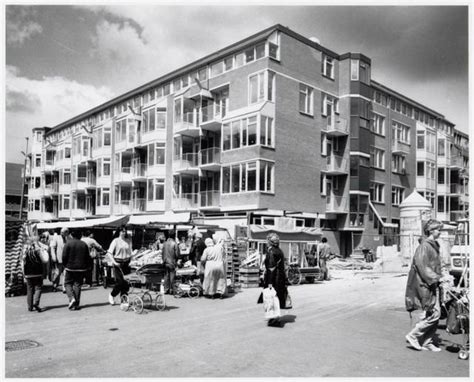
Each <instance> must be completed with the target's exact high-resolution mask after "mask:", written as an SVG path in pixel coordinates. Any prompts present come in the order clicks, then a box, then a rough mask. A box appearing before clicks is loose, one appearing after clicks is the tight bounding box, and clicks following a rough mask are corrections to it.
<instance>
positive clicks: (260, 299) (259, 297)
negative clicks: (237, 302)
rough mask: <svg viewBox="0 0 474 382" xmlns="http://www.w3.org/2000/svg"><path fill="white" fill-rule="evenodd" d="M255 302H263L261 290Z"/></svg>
mask: <svg viewBox="0 0 474 382" xmlns="http://www.w3.org/2000/svg"><path fill="white" fill-rule="evenodd" d="M257 304H263V292H262V293H260V296H258V300H257Z"/></svg>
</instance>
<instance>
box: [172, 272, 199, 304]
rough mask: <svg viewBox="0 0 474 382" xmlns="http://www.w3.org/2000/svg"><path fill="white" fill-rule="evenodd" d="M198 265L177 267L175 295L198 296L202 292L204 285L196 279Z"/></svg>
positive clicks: (177, 296)
mask: <svg viewBox="0 0 474 382" xmlns="http://www.w3.org/2000/svg"><path fill="white" fill-rule="evenodd" d="M197 272H198V270H197V268H196V267H194V266H192V267H184V268H178V269H176V277H175V284H174V288H173V289H174V294H173V295H174V297H176V298H181V297H185V296H188V297H191V298H198V297H199V296H200V295H201V294H202V287H201V285H200V283H198V282H197V281H196V278H197V277H198V273H197Z"/></svg>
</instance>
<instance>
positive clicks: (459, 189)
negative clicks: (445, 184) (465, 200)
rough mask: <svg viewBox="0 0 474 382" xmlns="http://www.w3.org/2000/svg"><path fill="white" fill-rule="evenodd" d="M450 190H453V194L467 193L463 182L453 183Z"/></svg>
mask: <svg viewBox="0 0 474 382" xmlns="http://www.w3.org/2000/svg"><path fill="white" fill-rule="evenodd" d="M449 189H450V191H451V194H452V195H459V196H461V195H464V194H465V192H464V191H465V187H464V186H463V185H461V184H456V183H454V184H451V185H450V187H449Z"/></svg>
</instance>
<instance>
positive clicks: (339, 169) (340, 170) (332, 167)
mask: <svg viewBox="0 0 474 382" xmlns="http://www.w3.org/2000/svg"><path fill="white" fill-rule="evenodd" d="M326 171H327V172H328V173H336V174H346V173H347V172H348V171H349V161H348V160H347V158H344V157H342V156H340V155H334V154H332V155H328V156H327V157H326Z"/></svg>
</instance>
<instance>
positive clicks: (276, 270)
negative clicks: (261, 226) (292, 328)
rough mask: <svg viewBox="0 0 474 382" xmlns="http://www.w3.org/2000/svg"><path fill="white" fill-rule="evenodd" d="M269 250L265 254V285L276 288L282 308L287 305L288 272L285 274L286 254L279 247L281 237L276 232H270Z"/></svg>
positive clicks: (265, 286) (268, 238)
mask: <svg viewBox="0 0 474 382" xmlns="http://www.w3.org/2000/svg"><path fill="white" fill-rule="evenodd" d="M267 242H268V250H267V255H266V256H265V260H264V263H263V264H264V266H265V273H264V276H263V287H264V288H268V286H269V285H272V287H273V288H274V289H275V291H276V293H277V297H278V301H279V302H280V308H281V309H288V308H287V307H286V304H285V303H286V296H287V294H288V290H287V289H286V274H285V256H284V254H283V252H282V250H281V249H280V248H279V245H280V238H279V237H278V235H277V234H276V233H270V234H269V235H268V236H267Z"/></svg>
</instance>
